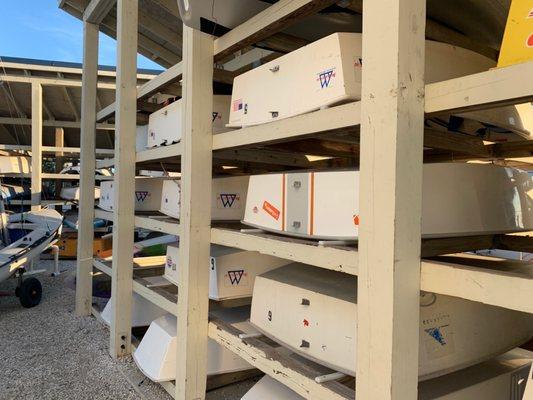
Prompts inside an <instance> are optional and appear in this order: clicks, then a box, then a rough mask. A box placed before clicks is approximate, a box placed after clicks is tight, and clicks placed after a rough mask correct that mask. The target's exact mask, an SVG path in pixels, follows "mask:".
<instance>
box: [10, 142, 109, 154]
mask: <svg viewBox="0 0 533 400" xmlns="http://www.w3.org/2000/svg"><path fill="white" fill-rule="evenodd" d="M0 150H9V151H31V146H23V145H19V144H0ZM42 152H43V153H54V154H55V153H58V152H61V153H75V154H77V153H79V152H80V148H79V147H58V146H43V147H42ZM96 154H102V155H103V154H115V150H114V149H96Z"/></svg>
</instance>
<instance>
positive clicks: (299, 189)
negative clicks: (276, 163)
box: [243, 163, 533, 240]
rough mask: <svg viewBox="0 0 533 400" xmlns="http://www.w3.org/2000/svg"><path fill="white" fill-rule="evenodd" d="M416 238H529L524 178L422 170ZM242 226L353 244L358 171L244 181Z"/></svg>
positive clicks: (531, 226) (474, 168)
mask: <svg viewBox="0 0 533 400" xmlns="http://www.w3.org/2000/svg"><path fill="white" fill-rule="evenodd" d="M423 171H424V172H423V194H422V236H424V237H449V236H468V235H478V234H493V233H507V232H519V231H529V230H533V202H532V199H531V198H530V195H529V193H528V192H530V190H531V188H533V181H532V178H531V177H530V176H529V175H528V174H527V173H526V172H524V171H521V170H518V169H514V168H505V167H499V166H494V165H483V164H466V163H447V164H446V163H445V164H426V165H424V169H423ZM243 222H244V223H245V224H247V225H251V226H254V227H258V228H261V229H264V230H267V231H273V232H278V233H283V234H287V235H292V236H300V237H309V238H316V239H341V240H357V239H358V237H359V222H360V221H359V171H335V172H315V173H313V172H304V173H289V174H269V175H256V176H251V177H250V184H249V189H248V196H247V199H246V209H245V215H244V221H243Z"/></svg>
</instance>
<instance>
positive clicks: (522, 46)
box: [498, 0, 533, 67]
mask: <svg viewBox="0 0 533 400" xmlns="http://www.w3.org/2000/svg"><path fill="white" fill-rule="evenodd" d="M530 60H533V0H512V3H511V9H510V10H509V16H508V17H507V25H506V26H505V34H504V35H503V42H502V48H501V51H500V58H499V59H498V67H505V66H508V65H512V64H518V63H522V62H525V61H530Z"/></svg>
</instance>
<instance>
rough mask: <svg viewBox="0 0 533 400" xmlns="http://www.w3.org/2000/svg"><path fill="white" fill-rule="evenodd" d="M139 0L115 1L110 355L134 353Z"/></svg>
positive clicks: (117, 355)
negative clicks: (115, 50) (115, 59)
mask: <svg viewBox="0 0 533 400" xmlns="http://www.w3.org/2000/svg"><path fill="white" fill-rule="evenodd" d="M138 6H139V5H138V1H137V0H118V2H117V15H118V22H117V32H118V34H117V44H118V49H117V94H116V103H117V115H116V126H117V132H116V134H115V158H116V161H117V165H116V171H115V179H114V188H115V199H114V200H115V204H114V209H115V210H116V211H115V213H114V219H113V268H112V269H113V271H112V272H113V277H112V280H111V282H112V285H111V286H112V288H111V290H112V292H113V296H112V297H111V301H112V302H113V315H112V317H111V321H112V322H111V335H110V336H111V338H110V349H109V351H110V354H111V356H112V357H119V356H124V355H127V354H129V353H130V352H131V306H132V290H133V288H132V286H133V279H132V277H133V269H132V262H133V254H132V253H133V252H132V249H133V230H134V202H133V201H132V188H134V187H135V164H134V163H132V162H131V161H132V160H134V159H135V135H136V114H137V86H136V85H137V76H136V71H137V21H138V19H137V18H138Z"/></svg>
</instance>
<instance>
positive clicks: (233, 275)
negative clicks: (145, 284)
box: [164, 245, 289, 301]
mask: <svg viewBox="0 0 533 400" xmlns="http://www.w3.org/2000/svg"><path fill="white" fill-rule="evenodd" d="M288 263H289V261H287V260H284V259H281V258H277V257H272V256H269V255H266V254H260V253H258V252H256V251H244V250H239V249H235V248H231V247H225V246H218V245H211V257H210V260H209V264H208V265H206V268H209V298H210V299H211V300H215V301H220V300H228V299H239V298H244V297H252V291H253V287H254V282H255V277H256V276H257V275H259V274H262V273H264V272H266V271H270V270H272V269H275V268H279V267H281V266H283V265H286V264H288ZM179 264H180V263H179V247H178V246H174V245H169V246H168V247H167V261H166V264H165V275H164V276H165V278H166V279H167V280H169V281H170V282H172V283H173V284H175V285H176V286H179V284H178V281H179Z"/></svg>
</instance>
